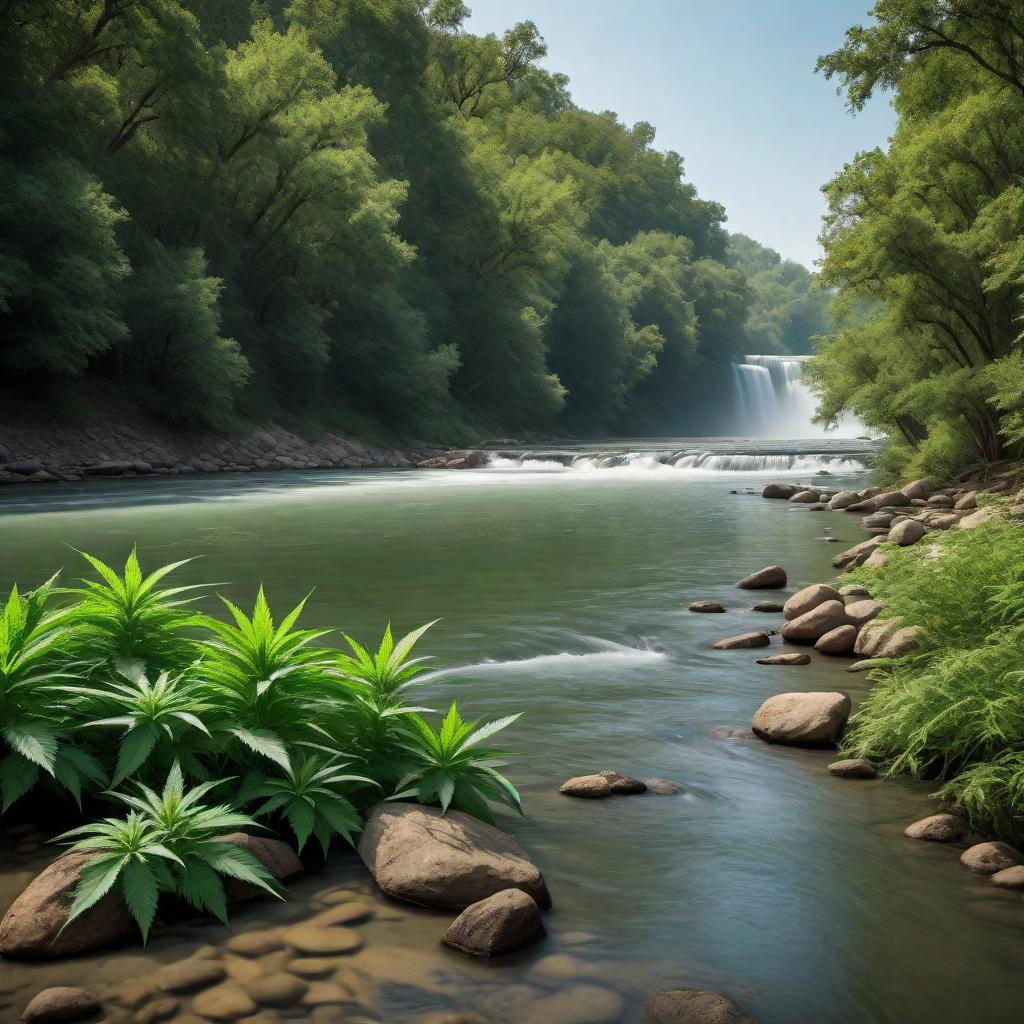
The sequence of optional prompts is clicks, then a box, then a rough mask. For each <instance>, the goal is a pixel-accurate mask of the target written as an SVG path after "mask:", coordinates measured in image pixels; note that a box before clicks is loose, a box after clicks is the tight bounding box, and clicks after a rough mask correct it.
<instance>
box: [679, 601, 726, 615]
mask: <svg viewBox="0 0 1024 1024" xmlns="http://www.w3.org/2000/svg"><path fill="white" fill-rule="evenodd" d="M687 607H688V608H689V610H690V611H691V612H711V613H714V612H724V611H725V607H724V606H723V605H721V604H719V603H718V602H717V601H691V602H690V604H689V605H688V606H687Z"/></svg>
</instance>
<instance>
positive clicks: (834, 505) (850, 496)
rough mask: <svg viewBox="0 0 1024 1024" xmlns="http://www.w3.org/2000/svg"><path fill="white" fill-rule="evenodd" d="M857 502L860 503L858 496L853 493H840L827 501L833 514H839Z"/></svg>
mask: <svg viewBox="0 0 1024 1024" xmlns="http://www.w3.org/2000/svg"><path fill="white" fill-rule="evenodd" d="M858 501H860V498H859V497H858V495H856V494H854V492H853V491H840V492H839V493H838V494H837V495H835V497H833V498H832V499H831V500H830V501H829V503H828V507H829V508H830V509H832V511H833V512H840V511H842V510H843V509H844V508H849V507H850V506H851V505H856V504H857V502H858Z"/></svg>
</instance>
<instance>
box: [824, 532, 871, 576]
mask: <svg viewBox="0 0 1024 1024" xmlns="http://www.w3.org/2000/svg"><path fill="white" fill-rule="evenodd" d="M881 543H882V538H881V537H871V538H869V539H868V540H864V541H861V542H860V543H859V544H854V545H853V547H852V548H847V549H846V550H845V551H840V552H839V554H838V555H836V557H835V558H833V559H832V564H833V565H834V566H835V567H836V568H837V569H847V568H850V569H853V568H856V567H857V566H858V565H863V564H864V563H865V562H866V561H867V559H868V556H869V555H870V554H871V553H872V552H873V551H874V550H875V548H877V547H878V546H879V545H880V544H881Z"/></svg>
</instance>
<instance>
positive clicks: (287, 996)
mask: <svg viewBox="0 0 1024 1024" xmlns="http://www.w3.org/2000/svg"><path fill="white" fill-rule="evenodd" d="M241 984H242V988H243V989H244V990H245V994H246V995H247V996H248V997H249V998H250V999H252V1000H253V1002H255V1003H259V1005H260V1006H271V1007H274V1008H277V1009H280V1008H283V1007H286V1006H294V1005H295V1004H296V1003H297V1002H298V1001H299V1000H300V999H301V998H302V997H303V996H304V995H305V994H306V992H307V991H308V990H309V985H307V984H306V982H304V981H301V980H300V979H299V978H296V977H295V975H294V974H286V973H285V972H284V971H272V972H270V973H269V974H257V975H256V976H255V977H253V978H250V979H249V980H248V981H243V982H241Z"/></svg>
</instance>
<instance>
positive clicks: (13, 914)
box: [0, 853, 138, 958]
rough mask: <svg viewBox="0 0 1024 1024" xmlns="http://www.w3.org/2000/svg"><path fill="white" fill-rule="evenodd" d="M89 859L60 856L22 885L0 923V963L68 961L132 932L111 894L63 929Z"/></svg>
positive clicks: (126, 915) (117, 897) (121, 904)
mask: <svg viewBox="0 0 1024 1024" xmlns="http://www.w3.org/2000/svg"><path fill="white" fill-rule="evenodd" d="M91 859H92V855H91V854H83V853H68V854H65V855H64V856H63V857H59V858H58V859H57V860H55V861H54V862H53V863H52V864H51V865H50V866H49V867H47V868H45V869H44V870H43V871H42V872H41V873H40V874H38V875H37V876H36V877H35V878H34V879H33V880H32V881H31V882H30V883H29V884H28V888H26V889H25V891H24V892H22V894H21V895H20V896H19V897H18V898H17V899H16V900H15V901H14V902H13V903H12V904H11V907H10V909H9V910H8V911H7V913H6V914H5V915H4V919H3V921H2V922H0V953H2V954H3V955H4V956H6V957H47V958H54V957H63V956H74V955H76V954H78V953H85V952H88V951H90V950H93V949H100V948H102V947H103V946H109V945H111V944H112V943H115V942H120V941H122V940H124V939H126V938H128V937H129V936H130V935H132V933H133V932H137V930H138V929H137V928H136V926H135V923H134V921H133V920H132V917H131V915H130V914H129V913H128V908H127V907H126V906H125V903H124V900H123V899H122V898H121V896H120V894H119V893H116V892H113V893H108V894H107V895H106V896H104V897H103V898H102V899H101V900H100V901H99V902H98V903H97V904H96V905H95V906H93V907H90V908H89V909H88V910H87V911H86V912H85V913H84V914H82V915H81V916H80V917H77V918H76V919H75V920H74V921H73V922H72V923H71V924H70V925H68V927H67V928H64V925H65V924H66V923H67V919H68V907H69V906H70V905H71V900H72V893H73V891H74V888H75V886H76V885H78V880H79V877H80V873H81V870H82V868H83V867H85V865H86V864H88V863H89V861H90V860H91ZM62 928H64V930H63V931H61V929H62Z"/></svg>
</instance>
